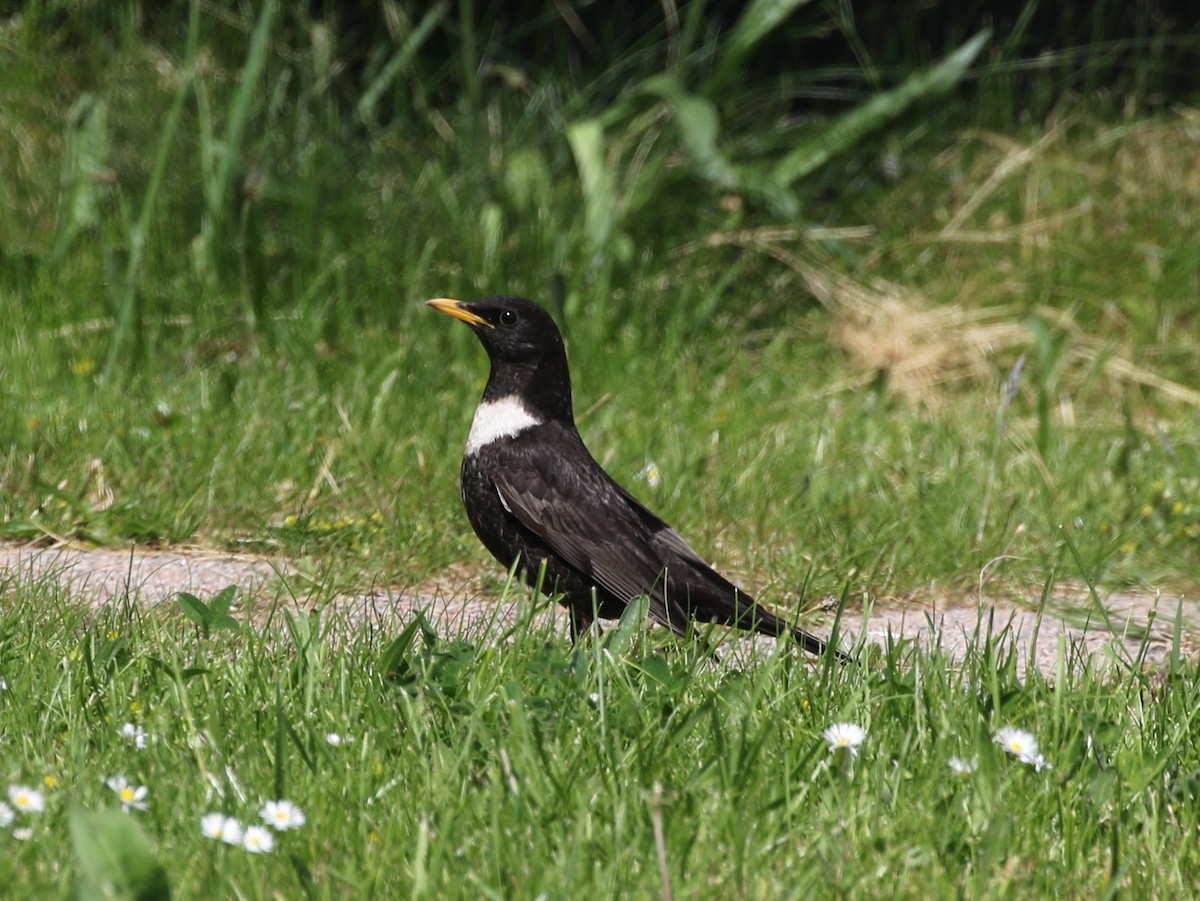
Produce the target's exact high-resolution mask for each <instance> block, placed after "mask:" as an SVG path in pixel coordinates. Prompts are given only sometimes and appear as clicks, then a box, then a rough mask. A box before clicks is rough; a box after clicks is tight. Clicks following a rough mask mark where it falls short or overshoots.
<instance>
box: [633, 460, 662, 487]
mask: <svg viewBox="0 0 1200 901" xmlns="http://www.w3.org/2000/svg"><path fill="white" fill-rule="evenodd" d="M634 478H635V479H641V480H642V481H643V482H645V483H646V484H647V485H649V486H650V487H651V488H657V487H658V486H659V485H661V484H662V471H661V470H660V469H659V468H658V464H657V463H655V462H654V461H653V460H651V461H650V462H648V463H647V464H646V465H645V466H643V467H642V468H641V469H639V470H638V472H637V475H635V476H634Z"/></svg>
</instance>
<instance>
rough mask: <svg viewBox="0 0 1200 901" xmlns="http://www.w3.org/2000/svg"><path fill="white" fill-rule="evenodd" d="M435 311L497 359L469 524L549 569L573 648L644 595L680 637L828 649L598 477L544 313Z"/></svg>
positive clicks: (505, 553)
mask: <svg viewBox="0 0 1200 901" xmlns="http://www.w3.org/2000/svg"><path fill="white" fill-rule="evenodd" d="M428 304H429V306H431V307H433V308H434V309H435V310H438V311H439V312H442V313H446V314H447V315H449V316H453V317H454V318H455V319H461V320H462V321H463V322H465V323H467V324H468V325H469V326H471V328H472V329H473V330H474V332H475V334H476V335H477V336H478V337H479V340H480V341H481V342H482V343H483V348H484V350H486V351H487V355H488V358H489V359H490V361H491V374H490V375H489V376H488V381H487V387H486V388H484V391H483V399H482V400H481V401H480V403H479V408H478V409H477V410H476V411H475V419H474V421H473V422H472V423H471V433H470V435H469V437H468V438H467V451H466V456H465V457H464V458H463V464H462V498H463V504H464V505H465V506H466V509H467V518H468V519H470V521H471V525H472V527H474V529H475V534H476V535H478V536H479V539H480V540H481V541H482V542H483V543H484V545H485V546H486V547H487V549H488V550H489V551H491V553H492V555H493V556H495V557H496V558H497V559H498V560H499V561H500V562H501V563H503V564H504V565H505V566H512V565H513V564H514V563H515V564H516V565H517V567H518V569H519V570H520V572H521V573H522V576H523V577H524V579H525V581H526V582H528V583H529V584H530V585H533V586H535V587H536V586H537V585H538V580H539V569H540V568H541V567H542V566H543V565H544V566H545V576H544V578H543V579H542V581H541V585H542V586H544V588H545V590H547V591H552V592H555V593H558V594H560V595H561V597H562V604H563V605H564V606H565V607H566V608H567V609H568V611H569V612H570V615H571V637H572V639H573V640H574V639H577V638H578V636H579V635H580V634H581V633H582V632H584V631H586V630H587V629H588V628H589V627H590V626H591V624H592V619H593V616H594V615H599V616H600V617H601V618H603V619H617V618H619V617H620V616H621V614H622V612H623V611H624V610H625V608H626V606H627V605H628V604H629V602H630V601H631V600H632V599H633V598H635V597H638V596H641V595H645V596H647V597H649V599H650V615H651V617H653V619H654V620H655V621H657V622H659V623H662V624H663V625H665V626H667V627H669V628H670V629H672V630H673V631H675V632H676V633H678V634H680V635H682V634H685V632H686V631H687V629H688V627H689V626H690V624H691V622H692V621H693V620H700V621H704V622H711V623H719V624H721V625H724V626H736V627H739V628H742V629H753V630H756V631H758V632H761V633H763V634H765V635H771V636H775V637H779V636H782V635H790V636H791V637H792V638H794V639H795V640H796V641H797V642H798V643H799V644H800V645H801V646H803V647H804V649H805V650H807V651H810V652H811V653H813V654H820V653H822V652H824V651H825V649H826V644H825V642H824V641H822V640H821V639H820V638H817V637H816V636H815V635H810V634H809V633H808V632H805V631H804V630H802V629H798V628H795V627H793V626H790V625H788V624H787V623H786V622H784V621H783V620H781V619H779V618H778V617H777V616H775V615H774V614H773V613H771V612H770V611H768V610H767V609H766V608H764V607H762V606H761V605H760V604H758V603H756V602H755V601H754V599H753V598H752V597H750V595H748V594H746V593H745V592H743V591H742V590H741V589H739V588H737V587H736V586H735V585H734V584H733V583H732V582H730V581H729V580H728V579H726V578H725V577H724V576H722V575H721V574H720V573H718V572H716V571H715V570H713V569H712V567H710V566H709V565H708V564H707V563H705V562H704V560H703V559H701V557H700V555H699V554H697V553H696V552H695V551H694V550H692V549H691V548H690V547H689V546H688V545H687V543H686V542H685V541H684V540H683V539H682V538H680V537H679V535H678V533H676V532H675V531H674V530H673V529H671V528H670V527H669V526H668V525H667V524H666V523H664V522H663V521H662V520H661V519H659V518H658V517H657V516H655V515H654V514H653V513H651V512H650V511H649V510H647V509H646V508H645V507H644V506H642V504H640V503H639V502H638V501H637V500H636V499H635V498H634V497H633V496H632V495H631V494H629V492H627V491H626V490H625V489H624V488H622V487H621V486H620V485H618V484H617V483H616V482H615V481H613V479H612V477H610V476H609V475H608V473H606V472H605V471H604V470H603V469H601V468H600V464H598V463H597V462H596V461H595V459H593V457H592V455H591V454H590V453H589V452H588V449H587V447H585V446H584V443H583V439H582V438H581V437H580V436H579V431H578V430H577V429H576V428H575V418H574V415H573V414H572V410H571V377H570V374H569V373H568V371H567V352H566V348H565V347H564V346H563V339H562V335H561V334H560V333H559V331H558V328H557V326H555V324H554V320H553V319H552V318H551V317H550V314H549V313H547V312H546V311H545V310H544V309H542V308H541V307H540V306H538V305H537V304H536V303H534V302H533V301H531V300H526V299H525V298H523V297H508V296H497V297H485V298H483V299H481V300H477V301H475V302H473V303H462V302H460V301H457V300H448V299H445V298H439V299H437V300H430V301H428ZM832 651H833V653H834V654H835V655H837V656H838V657H839V658H841V659H843V660H846V659H849V658H848V657H847V656H846V655H845V654H843V653H842V652H840V651H838V650H837V649H832Z"/></svg>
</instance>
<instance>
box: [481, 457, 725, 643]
mask: <svg viewBox="0 0 1200 901" xmlns="http://www.w3.org/2000/svg"><path fill="white" fill-rule="evenodd" d="M563 437H564V439H565V438H566V435H565V433H564V435H563ZM573 438H574V440H569V439H568V440H564V441H556V442H553V443H551V442H546V443H541V442H539V443H538V444H536V445H535V444H533V443H532V442H531V443H529V444H525V445H522V446H520V447H519V448H514V453H519V454H520V464H521V465H519V466H511V467H510V466H503V465H502V466H498V467H497V468H496V470H495V471H494V472H493V481H494V483H495V485H496V490H497V492H498V493H499V495H500V500H501V501H503V502H504V505H505V507H507V508H508V510H509V511H510V512H511V513H512V514H513V515H514V516H515V517H516V518H517V519H518V520H519V521H520V522H521V524H522V525H524V526H525V527H526V528H527V529H529V530H530V531H532V532H534V533H535V534H536V535H537V536H538V537H539V538H541V539H542V540H543V541H544V542H545V543H546V544H547V545H549V546H550V548H551V549H552V550H553V551H554V553H555V554H557V555H558V556H559V557H561V558H562V559H563V560H564V561H566V562H567V563H569V564H570V565H571V566H572V567H574V568H575V569H577V570H579V571H580V572H582V573H584V574H586V575H587V576H588V577H590V578H591V579H592V580H594V581H595V582H596V584H598V585H600V586H601V587H603V588H605V589H607V590H608V591H610V592H612V594H614V595H616V596H617V597H619V598H621V599H622V600H629V599H631V598H634V597H637V596H638V595H643V594H644V595H648V596H649V598H650V608H651V615H652V616H653V617H654V618H655V619H656V620H658V621H660V622H663V623H666V624H671V625H672V626H673V627H674V628H678V629H679V630H681V631H682V629H683V628H684V627H685V626H686V621H687V617H686V612H685V609H684V607H683V606H682V605H681V604H680V603H678V602H677V601H675V600H674V599H671V598H669V597H668V593H667V591H666V590H665V587H664V578H663V570H664V568H666V567H667V566H668V565H669V564H678V563H682V560H681V559H680V558H683V557H693V558H695V560H696V562H699V563H700V564H701V565H703V561H701V560H700V558H699V557H698V556H696V554H695V552H694V551H692V549H691V548H689V547H688V546H687V544H686V542H684V540H683V539H682V538H680V537H679V535H678V534H677V533H676V532H674V531H673V530H671V529H670V528H669V527H667V526H666V524H665V523H663V522H662V520H660V519H658V518H657V517H656V516H654V515H653V514H652V513H650V512H649V511H648V510H646V509H645V508H644V507H642V505H641V504H639V503H637V502H636V501H634V500H633V499H632V498H631V497H629V495H628V494H627V493H626V492H625V491H624V490H623V489H621V487H620V486H619V485H617V484H616V483H615V482H614V481H613V480H612V479H611V478H610V477H609V476H608V474H607V473H605V472H604V470H603V469H601V468H600V466H599V464H598V463H596V462H595V461H594V460H593V459H592V457H591V454H589V453H588V452H587V449H586V448H585V447H584V445H583V442H582V441H581V440H580V439H579V438H578V436H573ZM551 446H552V447H557V448H559V452H558V453H554V454H552V453H550V452H548V451H546V450H544V448H546V447H551ZM563 448H566V450H565V451H563V450H562V449H563ZM681 600H682V599H681Z"/></svg>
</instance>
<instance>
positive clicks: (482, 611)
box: [0, 545, 1200, 674]
mask: <svg viewBox="0 0 1200 901" xmlns="http://www.w3.org/2000/svg"><path fill="white" fill-rule="evenodd" d="M46 580H50V581H51V582H53V583H55V584H56V586H57V587H58V588H59V590H61V591H63V592H65V593H66V594H67V596H68V597H71V598H74V599H77V600H78V601H79V602H81V603H86V604H90V605H93V606H100V605H105V604H111V603H113V602H116V601H124V600H125V599H129V600H132V601H135V602H136V603H138V604H140V605H143V606H152V605H154V604H159V603H163V602H168V601H170V600H172V598H173V597H174V595H175V594H176V593H177V592H179V591H188V592H190V593H192V594H195V595H197V596H198V597H201V598H207V597H209V596H211V595H213V594H216V593H217V592H218V591H220V590H221V589H223V588H225V587H226V586H227V585H230V584H235V585H237V586H238V587H239V589H240V592H239V600H240V603H241V610H242V613H243V614H245V613H247V612H249V613H250V615H252V616H254V617H255V618H256V619H257V618H261V617H263V616H265V612H266V611H269V610H272V609H277V608H278V607H279V606H280V605H285V606H291V607H298V606H309V604H307V603H305V599H304V598H303V597H297V594H296V586H297V585H302V584H304V582H303V580H301V579H297V578H296V577H295V572H294V571H293V569H292V568H291V567H290V566H289V565H288V563H287V562H286V561H280V560H270V559H266V558H263V557H254V556H249V555H234V554H222V553H220V552H214V551H209V550H197V549H170V550H163V549H149V548H130V549H125V550H117V549H111V548H100V549H93V548H75V547H69V546H64V547H54V548H39V547H18V546H12V545H8V546H4V545H0V604H3V603H4V598H5V596H6V595H8V594H9V593H10V592H12V591H13V590H14V589H19V588H20V587H21V586H23V585H29V584H44V583H45V581H46ZM1034 600H1035V601H1036V599H1034ZM1103 600H1104V606H1105V608H1106V609H1107V611H1108V617H1109V622H1108V623H1105V622H1104V621H1103V620H1104V615H1103V613H1101V612H1100V611H1098V610H1097V609H1096V608H1095V605H1094V604H1092V603H1091V601H1090V598H1089V594H1088V592H1087V591H1081V590H1079V589H1078V588H1071V587H1068V588H1065V589H1063V590H1062V591H1061V592H1060V593H1058V594H1057V595H1056V596H1055V598H1054V599H1053V602H1052V603H1051V604H1049V605H1048V609H1047V610H1046V612H1045V613H1044V614H1043V615H1041V616H1039V615H1038V613H1037V612H1036V610H1035V609H1034V608H1033V607H1032V606H1031V605H1027V604H1022V603H1019V602H1012V601H991V600H987V599H984V600H983V601H982V602H980V600H979V599H978V598H960V599H956V600H955V601H953V602H948V603H946V602H938V603H935V602H932V601H929V602H924V603H921V602H908V603H905V604H903V605H901V604H889V605H885V604H879V605H875V606H873V607H871V608H870V609H869V610H865V611H864V610H859V611H847V612H846V614H845V618H844V620H843V624H842V632H843V633H844V634H845V635H846V636H848V637H849V636H853V637H855V638H857V637H858V636H859V635H860V634H863V635H864V637H865V640H866V642H867V643H875V644H884V643H886V642H887V641H889V640H893V641H898V640H912V641H915V642H917V643H919V644H922V645H931V644H940V645H941V647H943V648H944V649H945V650H946V651H948V652H949V653H950V655H951V656H953V657H954V658H955V659H961V658H962V657H963V656H965V655H966V654H967V653H969V651H970V649H971V648H972V647H973V646H974V645H975V643H976V639H977V636H979V635H987V634H988V632H989V626H990V630H991V634H993V635H1003V636H1004V637H1006V638H1007V639H1009V640H1011V641H1013V642H1015V643H1016V647H1017V649H1018V652H1019V657H1018V659H1019V661H1021V666H1022V667H1024V666H1025V665H1027V663H1028V661H1029V660H1030V659H1032V660H1033V661H1034V663H1035V664H1036V665H1037V667H1038V668H1039V669H1041V670H1042V671H1044V672H1046V673H1047V674H1052V673H1053V672H1054V671H1055V668H1056V666H1057V665H1058V662H1057V661H1058V655H1059V645H1060V643H1062V645H1063V647H1064V649H1066V650H1067V651H1068V655H1067V659H1068V660H1075V659H1078V655H1083V654H1086V655H1090V656H1092V657H1093V658H1094V659H1095V660H1096V661H1097V662H1098V663H1102V664H1103V663H1105V662H1109V661H1112V660H1116V659H1120V660H1126V661H1128V660H1133V659H1137V658H1139V657H1140V658H1141V659H1142V660H1143V661H1144V662H1145V663H1146V664H1149V665H1153V664H1155V663H1158V662H1160V661H1161V660H1163V659H1164V658H1165V657H1166V656H1167V654H1169V653H1170V650H1171V645H1172V640H1173V634H1174V628H1175V620H1176V617H1177V615H1181V616H1182V617H1183V622H1184V630H1183V633H1184V634H1183V641H1182V644H1183V648H1184V650H1185V652H1186V653H1189V654H1192V653H1195V652H1196V650H1197V648H1200V596H1197V595H1196V594H1194V593H1191V594H1188V593H1180V592H1173V593H1161V594H1159V593H1149V592H1145V593H1136V592H1117V593H1112V594H1109V595H1107V596H1104V597H1103ZM332 604H333V605H334V606H335V607H337V608H339V609H340V610H343V611H344V612H345V613H346V614H347V617H348V620H349V621H350V622H357V621H361V622H372V623H377V624H395V623H398V622H402V621H404V620H406V619H408V618H409V617H410V616H411V615H412V614H413V613H414V612H415V611H417V610H422V609H423V610H425V612H426V615H427V616H428V617H429V619H430V621H431V622H432V623H433V624H434V626H435V628H437V629H438V630H439V632H442V633H443V634H448V635H459V636H471V637H474V638H479V637H481V636H483V635H486V634H487V633H488V632H494V631H496V630H498V629H499V628H502V627H503V626H504V625H505V624H508V623H511V622H512V620H513V619H514V618H515V617H516V615H517V613H518V603H517V602H510V603H506V604H499V603H497V602H496V601H494V600H490V599H488V598H485V597H480V596H479V589H478V586H477V584H476V580H475V579H474V578H473V577H472V576H470V575H469V574H457V573H452V572H451V573H444V574H442V576H441V577H440V578H439V580H438V581H436V582H431V583H428V584H425V585H422V586H420V587H419V588H417V589H416V590H414V591H374V592H369V593H363V594H353V595H342V596H338V597H337V598H335V599H334V600H333V602H332ZM554 610H555V611H557V608H554ZM549 615H553V616H556V617H557V619H558V625H559V626H560V627H561V628H562V629H563V631H564V633H565V617H564V616H562V615H560V614H559V613H558V612H555V613H553V614H549ZM805 626H806V628H812V629H813V631H816V632H818V633H821V632H822V631H824V632H825V634H828V628H826V629H825V630H822V629H821V628H820V626H819V625H817V626H815V627H814V626H813V625H812V624H811V623H806V624H805ZM1035 638H1036V646H1034V647H1033V653H1032V655H1031V654H1030V647H1031V644H1032V642H1033V641H1034V639H1035ZM770 643H771V639H756V640H754V641H744V642H739V643H738V648H739V649H738V651H737V653H736V656H741V655H742V654H743V653H749V652H750V651H751V649H752V648H754V647H756V646H769V644H770Z"/></svg>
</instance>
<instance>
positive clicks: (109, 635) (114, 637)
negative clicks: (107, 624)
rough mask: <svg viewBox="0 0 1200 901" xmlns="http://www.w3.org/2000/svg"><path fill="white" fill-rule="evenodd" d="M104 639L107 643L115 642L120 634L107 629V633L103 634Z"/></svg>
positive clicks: (114, 630)
mask: <svg viewBox="0 0 1200 901" xmlns="http://www.w3.org/2000/svg"><path fill="white" fill-rule="evenodd" d="M104 637H105V638H107V639H108V640H109V641H116V640H117V639H118V638H120V637H121V633H120V632H118V631H117V630H116V629H109V630H108V631H107V632H105V633H104Z"/></svg>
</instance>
